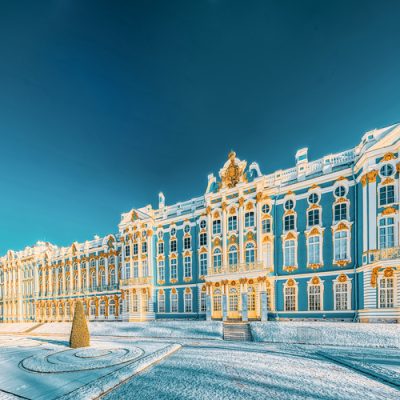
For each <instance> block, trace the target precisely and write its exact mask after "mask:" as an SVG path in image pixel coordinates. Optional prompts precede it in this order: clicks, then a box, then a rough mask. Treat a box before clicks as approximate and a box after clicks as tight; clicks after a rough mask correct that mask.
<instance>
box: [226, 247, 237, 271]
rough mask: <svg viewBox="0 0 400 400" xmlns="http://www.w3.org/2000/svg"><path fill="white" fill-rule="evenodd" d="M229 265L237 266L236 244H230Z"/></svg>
mask: <svg viewBox="0 0 400 400" xmlns="http://www.w3.org/2000/svg"><path fill="white" fill-rule="evenodd" d="M228 262H229V266H230V267H232V266H236V265H237V263H238V253H237V248H236V246H230V247H229V251H228Z"/></svg>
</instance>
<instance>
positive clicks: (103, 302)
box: [100, 300, 106, 316]
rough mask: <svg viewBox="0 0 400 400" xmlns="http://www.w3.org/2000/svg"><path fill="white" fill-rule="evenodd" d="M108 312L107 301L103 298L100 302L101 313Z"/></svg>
mask: <svg viewBox="0 0 400 400" xmlns="http://www.w3.org/2000/svg"><path fill="white" fill-rule="evenodd" d="M105 313H106V302H105V301H104V300H102V301H101V302H100V315H101V316H104V315H105Z"/></svg>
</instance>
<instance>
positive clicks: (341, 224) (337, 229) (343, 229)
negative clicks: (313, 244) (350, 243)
mask: <svg viewBox="0 0 400 400" xmlns="http://www.w3.org/2000/svg"><path fill="white" fill-rule="evenodd" d="M348 229H349V227H348V226H347V225H346V224H345V223H344V222H341V223H340V224H339V225H338V227H337V228H336V231H347V230H348Z"/></svg>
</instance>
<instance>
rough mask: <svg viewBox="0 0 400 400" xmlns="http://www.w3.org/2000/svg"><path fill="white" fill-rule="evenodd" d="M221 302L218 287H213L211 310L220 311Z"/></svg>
mask: <svg viewBox="0 0 400 400" xmlns="http://www.w3.org/2000/svg"><path fill="white" fill-rule="evenodd" d="M221 309H222V303H221V291H220V290H219V289H215V291H214V296H213V310H214V311H221Z"/></svg>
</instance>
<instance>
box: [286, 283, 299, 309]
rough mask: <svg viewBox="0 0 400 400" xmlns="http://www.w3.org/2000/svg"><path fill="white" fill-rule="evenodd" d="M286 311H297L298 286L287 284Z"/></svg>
mask: <svg viewBox="0 0 400 400" xmlns="http://www.w3.org/2000/svg"><path fill="white" fill-rule="evenodd" d="M283 290H284V295H285V311H296V290H297V289H296V286H294V285H293V286H285V287H284V289H283Z"/></svg>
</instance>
